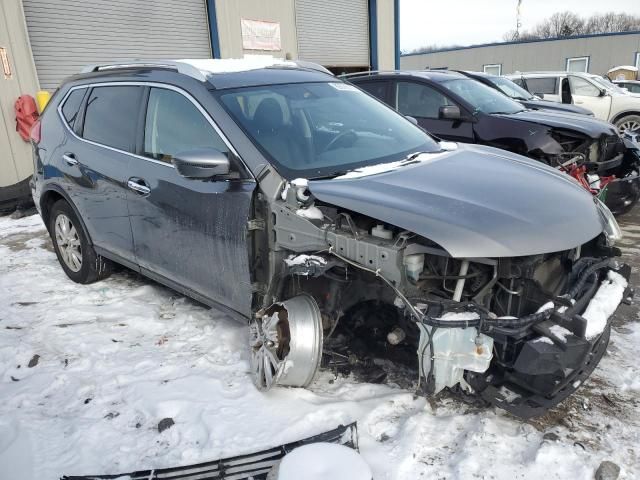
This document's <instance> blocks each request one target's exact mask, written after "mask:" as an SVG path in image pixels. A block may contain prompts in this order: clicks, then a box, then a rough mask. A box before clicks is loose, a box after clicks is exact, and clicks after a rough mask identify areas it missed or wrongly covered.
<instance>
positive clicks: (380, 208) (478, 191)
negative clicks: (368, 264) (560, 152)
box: [309, 145, 603, 257]
mask: <svg viewBox="0 0 640 480" xmlns="http://www.w3.org/2000/svg"><path fill="white" fill-rule="evenodd" d="M420 159H424V160H423V161H421V162H420V163H417V164H413V165H407V166H404V167H400V168H396V169H395V170H391V171H388V172H385V173H379V174H374V175H368V176H361V177H357V178H343V179H340V178H334V179H325V180H311V181H310V182H309V190H310V191H311V193H312V194H313V195H314V196H315V197H316V198H317V199H319V200H320V201H322V202H326V203H330V204H333V205H335V206H338V207H342V208H346V209H349V210H352V211H355V212H358V213H361V214H363V215H367V216H369V217H372V218H375V219H377V220H380V221H381V222H385V223H389V224H392V225H396V226H398V227H400V228H402V229H406V230H409V231H411V232H414V233H416V234H418V235H421V236H423V237H425V238H428V239H430V240H432V241H434V242H436V243H438V244H439V245H440V246H441V247H442V248H444V249H445V250H447V251H448V252H449V254H451V256H453V257H513V256H521V255H534V254H540V253H548V252H555V251H561V250H568V249H571V248H574V247H577V246H578V245H581V244H583V243H586V242H588V241H589V240H591V239H593V238H594V237H596V236H597V235H598V234H600V233H601V232H602V230H603V222H602V220H601V218H600V215H599V213H598V211H597V208H596V206H595V203H594V199H593V198H592V196H591V195H590V194H589V193H588V192H587V191H585V190H584V189H583V188H582V187H580V186H579V185H578V184H577V183H576V182H574V181H573V180H572V179H571V178H570V177H569V176H567V175H565V174H562V173H560V172H558V171H556V170H554V169H552V168H550V167H547V166H545V165H543V164H541V163H539V162H535V161H533V160H529V159H527V158H525V157H521V156H519V155H515V154H512V153H509V152H505V151H502V150H498V149H495V148H491V147H485V146H479V145H464V146H463V145H459V148H458V149H457V150H455V151H451V152H443V153H437V154H424V155H422V156H421V157H420Z"/></svg>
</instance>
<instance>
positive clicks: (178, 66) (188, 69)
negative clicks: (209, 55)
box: [80, 60, 207, 82]
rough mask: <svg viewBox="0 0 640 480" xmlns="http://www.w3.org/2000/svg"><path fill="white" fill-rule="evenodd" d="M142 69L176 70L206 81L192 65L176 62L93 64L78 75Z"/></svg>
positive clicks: (138, 61) (200, 72) (132, 61)
mask: <svg viewBox="0 0 640 480" xmlns="http://www.w3.org/2000/svg"><path fill="white" fill-rule="evenodd" d="M143 67H154V68H170V69H172V70H176V71H177V72H178V73H182V74H184V75H188V76H190V77H193V78H195V79H196V80H200V81H201V82H204V81H206V80H207V77H206V76H205V75H204V74H203V73H202V71H201V70H199V69H198V68H196V67H194V66H193V65H191V64H189V63H186V62H181V61H176V60H157V61H156V60H128V61H123V62H118V63H116V62H114V63H101V64H93V65H87V66H86V67H84V68H83V69H82V70H81V71H80V73H90V72H100V71H104V70H120V69H125V68H143Z"/></svg>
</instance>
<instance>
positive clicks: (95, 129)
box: [82, 85, 142, 152]
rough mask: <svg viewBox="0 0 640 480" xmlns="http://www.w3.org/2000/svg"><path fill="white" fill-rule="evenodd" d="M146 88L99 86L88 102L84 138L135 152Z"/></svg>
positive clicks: (92, 92) (93, 90) (93, 91)
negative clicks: (139, 114)
mask: <svg viewBox="0 0 640 480" xmlns="http://www.w3.org/2000/svg"><path fill="white" fill-rule="evenodd" d="M141 93H142V87H136V86H129V85H127V86H124V85H122V86H112V87H111V86H110V87H95V88H93V89H92V90H91V93H90V94H89V98H88V100H87V107H86V113H85V116H84V126H83V132H82V137H83V138H85V139H87V140H91V141H92V142H96V143H100V144H101V145H107V146H109V147H113V148H117V149H119V150H124V151H126V152H133V151H134V146H135V135H136V124H137V121H138V113H139V109H140V96H141Z"/></svg>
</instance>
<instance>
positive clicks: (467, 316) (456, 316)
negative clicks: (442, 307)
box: [438, 312, 480, 320]
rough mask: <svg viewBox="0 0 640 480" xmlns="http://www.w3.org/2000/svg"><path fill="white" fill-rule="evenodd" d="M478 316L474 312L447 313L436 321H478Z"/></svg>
mask: <svg viewBox="0 0 640 480" xmlns="http://www.w3.org/2000/svg"><path fill="white" fill-rule="evenodd" d="M479 318H480V315H478V314H477V313H475V312H447V313H445V314H444V315H442V316H441V317H440V318H439V319H438V320H478V319H479Z"/></svg>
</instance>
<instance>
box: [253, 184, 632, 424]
mask: <svg viewBox="0 0 640 480" xmlns="http://www.w3.org/2000/svg"><path fill="white" fill-rule="evenodd" d="M358 180H359V181H362V180H361V179H358ZM338 182H342V181H336V183H338ZM315 184H316V183H315V182H308V183H307V182H299V181H296V182H292V183H291V184H286V185H285V186H284V187H282V190H279V192H278V194H277V195H274V196H275V197H276V198H277V200H276V201H274V202H271V203H265V206H266V207H267V209H268V211H267V212H264V218H265V230H266V231H267V232H269V234H268V235H265V236H264V238H268V239H270V240H271V241H272V242H273V244H272V248H271V249H270V251H271V252H272V253H271V259H270V262H269V264H270V265H272V267H273V271H272V272H271V274H270V275H268V276H267V277H266V278H267V279H266V280H265V281H266V285H265V288H264V290H263V292H262V293H261V294H259V295H257V297H256V299H255V300H256V301H255V304H256V305H258V306H259V307H260V308H259V309H258V310H257V314H256V315H255V316H254V319H253V320H252V323H251V332H252V333H251V339H252V348H254V351H255V348H256V347H257V346H260V347H262V346H263V345H265V344H267V343H268V342H269V341H271V342H272V346H271V348H272V349H274V350H273V351H274V352H275V353H274V356H273V357H274V358H275V359H276V362H275V363H273V364H272V365H271V372H270V374H269V375H267V376H270V377H271V379H272V381H270V382H269V381H266V380H265V378H266V377H265V376H264V374H263V373H261V374H260V375H262V377H260V376H258V378H259V379H260V380H258V381H257V382H256V383H257V385H258V387H259V388H261V389H263V390H267V389H268V388H270V387H271V386H273V385H276V384H279V385H286V386H306V385H308V384H309V383H310V382H311V380H312V379H313V376H314V375H315V372H316V370H317V369H318V368H320V367H324V368H329V369H332V370H334V371H335V372H338V373H339V372H344V373H349V372H362V373H363V374H364V376H365V378H368V379H370V380H372V381H382V380H384V379H385V378H390V375H393V372H392V373H389V372H382V373H379V372H380V366H381V365H386V363H385V362H390V363H401V364H403V365H404V366H405V367H406V368H407V369H409V370H410V371H413V372H415V373H417V378H418V379H419V382H418V387H419V389H420V390H421V391H422V392H423V393H424V394H427V395H433V394H437V393H438V392H440V391H442V390H443V389H445V388H458V387H460V388H462V389H463V390H466V391H468V392H470V393H475V394H476V395H478V396H480V397H481V398H483V399H484V400H485V401H487V402H490V403H493V404H495V405H497V406H499V407H501V408H504V409H506V410H508V411H510V412H511V413H513V414H515V415H518V416H520V417H523V418H527V417H531V416H535V415H540V414H542V413H544V411H546V410H547V409H548V408H551V407H552V406H554V405H556V404H557V403H558V402H560V401H561V400H563V399H564V398H566V396H568V395H569V394H570V393H572V392H573V391H575V390H576V389H577V388H578V387H579V386H580V385H581V384H582V382H584V380H585V379H586V378H587V377H588V375H589V374H590V373H591V371H592V370H593V368H595V366H596V365H597V363H598V361H599V359H600V357H601V356H602V353H603V352H604V350H605V349H606V344H607V341H608V335H609V330H610V324H609V319H610V317H611V315H612V314H613V312H614V311H615V309H616V308H617V306H618V304H619V303H620V302H621V301H622V299H623V297H624V296H626V295H627V293H628V292H626V290H627V281H628V277H629V274H630V269H629V268H628V267H627V266H624V265H619V264H618V263H617V261H616V260H615V258H614V257H615V256H616V254H617V253H618V251H617V250H616V249H615V248H614V247H612V245H611V242H613V241H614V240H615V239H616V238H617V233H616V231H615V228H614V227H615V225H614V224H615V220H613V217H612V216H611V214H610V212H609V213H608V210H607V209H606V207H604V206H603V205H601V204H600V206H599V207H598V208H593V206H592V209H593V212H594V213H596V215H597V216H599V217H600V220H598V224H599V225H601V227H600V229H601V233H600V234H599V235H597V236H596V237H595V238H591V239H589V238H590V237H591V234H588V235H587V236H586V238H583V239H582V240H580V241H578V242H577V244H576V245H574V246H573V247H572V248H565V249H564V250H561V251H556V252H542V253H536V254H532V255H522V256H496V257H490V256H477V257H471V256H466V257H455V256H452V255H451V252H450V251H448V249H447V248H446V245H439V244H437V243H435V242H433V241H432V240H430V239H427V238H425V237H424V236H421V235H420V234H417V233H415V232H412V231H409V230H405V229H403V228H401V227H398V226H396V225H393V224H390V223H386V222H385V221H384V219H382V220H381V219H379V218H375V217H373V216H369V215H365V214H362V213H358V212H355V211H353V210H350V209H348V208H344V207H339V206H336V205H335V204H330V203H327V202H326V201H322V200H320V199H318V198H316V197H315V196H314V195H313V193H312V192H313V189H314V185H315ZM562 191H563V192H567V191H572V189H564V190H562ZM579 193H580V194H581V195H584V194H583V193H582V192H581V191H579ZM584 197H586V198H588V196H587V195H584ZM514 201H517V200H515V199H514ZM572 202H573V203H572ZM372 203H375V202H372ZM579 204H580V202H575V199H574V200H570V201H568V204H565V205H566V206H567V207H571V206H574V205H579ZM310 209H311V210H317V211H320V212H321V213H322V215H321V216H320V215H314V216H312V217H311V218H310V217H309V216H307V215H300V213H299V212H300V210H310ZM379 209H380V208H379ZM612 222H613V223H612ZM589 228H591V227H589ZM574 233H577V235H578V236H579V235H580V232H574ZM502 234H503V235H504V234H506V232H504V231H502ZM559 234H563V232H559ZM486 235H487V236H490V235H495V233H493V234H492V233H491V232H487V233H486ZM604 299H606V300H604ZM302 305H304V308H301V306H302ZM274 322H275V323H274ZM274 325H275V326H274ZM300 325H306V327H304V328H306V332H307V333H300V334H299V335H300V336H298V333H294V330H295V332H302V331H303V330H304V328H303V329H298V326H300ZM310 325H313V328H310V327H309V326H310ZM261 331H262V332H265V333H264V335H263V339H262V340H259V339H258V337H259V336H260V333H259V332H261ZM256 332H258V333H256ZM268 332H272V333H268ZM294 344H298V346H297V347H296V348H297V349H298V350H297V351H296V352H293V351H287V349H286V348H284V349H283V348H282V347H283V345H294ZM301 345H304V346H303V347H302V346H301ZM278 349H280V350H278ZM301 352H304V353H301ZM294 357H295V358H294ZM261 361H263V360H259V361H254V373H255V372H256V371H259V369H258V370H257V369H256V366H259V365H261ZM262 365H264V363H262ZM254 378H255V377H254ZM414 378H415V377H414ZM414 385H415V384H414Z"/></svg>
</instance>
